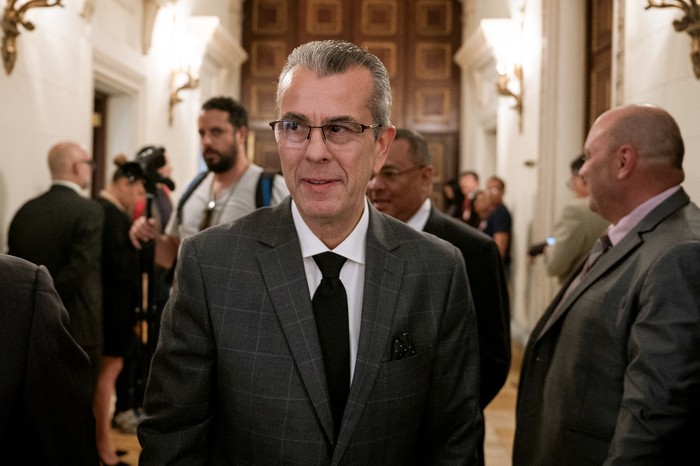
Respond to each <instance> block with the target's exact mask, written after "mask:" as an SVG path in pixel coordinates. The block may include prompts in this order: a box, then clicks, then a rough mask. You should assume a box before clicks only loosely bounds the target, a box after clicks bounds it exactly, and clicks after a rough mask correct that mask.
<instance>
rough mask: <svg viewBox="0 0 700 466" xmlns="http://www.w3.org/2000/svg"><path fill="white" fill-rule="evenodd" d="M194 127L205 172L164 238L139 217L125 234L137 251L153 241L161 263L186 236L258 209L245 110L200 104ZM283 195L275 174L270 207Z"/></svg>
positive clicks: (229, 102) (224, 103)
mask: <svg viewBox="0 0 700 466" xmlns="http://www.w3.org/2000/svg"><path fill="white" fill-rule="evenodd" d="M198 125H199V136H200V138H201V147H202V157H203V158H204V162H205V163H206V165H207V169H208V171H207V172H206V173H205V174H203V175H202V176H198V177H197V178H196V179H195V180H193V185H192V186H193V189H191V190H188V193H187V194H186V201H185V202H184V203H181V205H180V206H179V207H178V209H177V212H175V214H174V215H172V216H171V217H170V221H169V222H168V225H167V227H166V229H165V234H159V233H158V230H157V228H156V222H155V221H154V220H153V219H150V220H148V221H147V220H146V219H145V218H143V217H142V218H140V219H138V220H136V221H135V222H134V224H133V225H132V228H131V231H130V236H131V240H132V242H133V243H134V245H135V246H136V247H137V248H140V247H141V246H140V242H141V241H144V240H149V239H153V238H155V239H156V257H157V260H158V261H159V263H161V264H164V263H166V264H167V263H171V264H172V263H174V261H175V257H176V255H177V250H178V247H179V244H180V242H181V241H182V240H184V239H185V238H187V237H189V236H192V235H194V234H195V233H197V232H199V231H201V230H203V229H205V228H208V227H210V226H212V225H218V224H221V223H226V222H230V221H232V220H235V219H237V218H239V217H242V216H244V215H246V214H248V213H250V212H252V211H253V210H255V208H256V207H257V205H256V194H257V187H258V181H259V180H260V177H261V175H262V173H263V169H262V167H260V166H258V165H255V164H253V163H251V162H250V161H249V160H248V158H247V157H246V156H245V154H246V151H245V142H246V139H247V137H248V115H247V112H246V109H245V108H244V107H243V106H242V105H241V104H239V103H238V102H236V101H235V100H233V99H231V98H229V97H214V98H211V99H209V100H208V101H206V102H205V103H204V105H202V111H201V113H200V115H199V120H198ZM195 184H196V186H195ZM288 194H289V191H288V190H287V186H286V185H285V183H284V178H283V177H281V176H275V177H274V179H273V180H272V191H271V202H270V204H271V205H276V204H278V203H279V202H280V201H281V200H282V199H283V198H285V197H286V196H287V195H288ZM183 197H185V194H183Z"/></svg>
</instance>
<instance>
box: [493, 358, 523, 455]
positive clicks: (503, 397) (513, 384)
mask: <svg viewBox="0 0 700 466" xmlns="http://www.w3.org/2000/svg"><path fill="white" fill-rule="evenodd" d="M522 357H523V350H522V348H521V347H520V345H513V358H512V364H511V367H510V374H509V375H508V379H507V380H506V383H505V385H504V386H503V388H502V389H501V391H500V392H499V393H498V396H496V398H494V400H493V401H492V402H491V403H489V405H488V406H487V407H486V410H485V411H484V419H485V421H486V439H485V441H484V455H485V457H486V458H485V459H486V466H511V453H512V451H513V435H514V433H515V399H516V397H517V394H518V380H519V377H520V363H521V361H522Z"/></svg>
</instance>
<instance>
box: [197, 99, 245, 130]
mask: <svg viewBox="0 0 700 466" xmlns="http://www.w3.org/2000/svg"><path fill="white" fill-rule="evenodd" d="M202 110H203V111H205V112H206V111H207V110H221V111H223V112H226V113H228V121H229V123H231V124H232V125H233V127H234V128H247V127H248V111H247V110H246V109H245V107H244V106H243V105H241V104H240V103H238V102H236V101H235V100H233V99H232V98H230V97H224V96H220V97H212V98H211V99H209V100H207V101H206V102H204V104H202Z"/></svg>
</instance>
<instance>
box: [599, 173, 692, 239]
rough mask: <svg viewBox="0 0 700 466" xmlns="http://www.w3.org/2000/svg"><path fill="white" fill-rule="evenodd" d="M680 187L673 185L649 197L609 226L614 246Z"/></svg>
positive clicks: (609, 234) (609, 233)
mask: <svg viewBox="0 0 700 466" xmlns="http://www.w3.org/2000/svg"><path fill="white" fill-rule="evenodd" d="M679 189H681V187H680V185H676V186H672V187H670V188H668V189H667V190H666V191H663V192H661V193H659V194H657V195H656V196H654V197H652V198H649V199H647V200H646V201H644V202H643V203H641V204H639V205H638V206H637V207H636V208H635V209H634V210H633V211H632V212H630V213H629V214H627V215H625V216H624V217H622V218H621V219H620V221H619V222H617V224H615V225H611V226H610V227H608V236H609V237H610V242H611V243H612V244H613V246H614V245H616V244H617V243H619V242H620V240H622V238H624V237H625V236H627V233H629V232H630V231H632V229H633V228H634V227H636V226H637V225H638V224H639V222H641V221H642V220H643V219H644V217H646V216H647V215H648V214H649V212H651V211H652V210H654V209H655V208H656V207H657V206H658V205H659V204H661V203H662V202H663V201H665V200H666V199H668V198H669V197H671V196H672V195H673V194H674V193H675V192H676V191H678V190H679Z"/></svg>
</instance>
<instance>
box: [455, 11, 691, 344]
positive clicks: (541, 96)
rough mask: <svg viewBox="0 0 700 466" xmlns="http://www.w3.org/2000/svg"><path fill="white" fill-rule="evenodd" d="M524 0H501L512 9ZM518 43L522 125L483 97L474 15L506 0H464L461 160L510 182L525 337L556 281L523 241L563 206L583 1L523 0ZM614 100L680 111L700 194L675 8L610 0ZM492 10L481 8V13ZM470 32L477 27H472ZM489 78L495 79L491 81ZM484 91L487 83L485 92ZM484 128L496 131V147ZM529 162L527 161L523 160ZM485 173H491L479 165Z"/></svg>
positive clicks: (518, 312) (514, 297) (516, 293)
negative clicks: (533, 259)
mask: <svg viewBox="0 0 700 466" xmlns="http://www.w3.org/2000/svg"><path fill="white" fill-rule="evenodd" d="M521 4H522V2H519V1H517V0H512V1H509V2H508V12H509V14H510V15H511V17H517V15H518V14H519V11H520V5H521ZM524 4H525V22H524V32H523V44H524V46H525V53H524V56H523V61H524V63H523V68H524V73H525V79H524V81H525V84H524V89H525V90H524V97H523V99H524V111H523V130H522V132H520V131H519V130H518V124H517V115H516V114H515V113H514V112H513V110H512V109H511V108H510V105H511V103H512V100H511V99H509V98H505V97H500V98H498V99H497V100H496V102H495V103H494V102H493V101H491V100H490V99H489V97H488V93H489V92H492V89H493V88H492V87H491V86H493V85H494V80H495V75H489V73H490V72H489V67H492V66H494V64H495V62H494V61H493V59H492V58H491V59H490V58H488V57H486V58H485V57H484V56H483V55H484V51H483V44H482V43H481V42H480V39H479V36H478V30H476V29H475V28H477V27H478V25H479V21H480V20H481V19H483V18H488V17H503V6H504V2H502V1H501V2H495V3H493V2H491V1H489V0H475V1H473V2H467V3H465V9H466V11H467V13H468V15H469V17H466V18H465V19H464V34H463V35H464V38H465V39H464V41H465V42H464V44H463V48H462V49H461V50H460V51H459V52H458V53H457V55H456V56H455V60H456V61H457V63H459V64H460V66H461V67H462V83H463V89H462V92H463V96H462V97H463V99H462V100H463V108H462V125H463V127H462V135H463V137H462V141H461V159H460V167H461V168H462V169H464V168H476V169H477V170H480V169H488V168H489V167H495V173H496V174H497V175H499V176H500V177H502V178H504V179H505V181H506V184H507V189H506V197H505V202H506V204H507V205H508V207H509V208H510V210H511V213H512V215H513V221H514V231H513V245H512V248H513V249H512V254H513V270H512V276H511V293H512V294H511V311H512V312H511V314H512V328H513V335H514V337H515V338H517V339H520V340H524V339H526V338H527V336H528V334H529V331H530V330H531V329H532V327H533V326H534V325H535V323H536V322H537V320H538V318H539V316H540V315H541V314H542V312H543V311H544V309H545V307H546V305H547V304H548V303H549V302H550V301H551V299H552V297H553V295H554V293H555V292H556V291H557V289H558V285H557V283H556V281H555V280H554V279H552V278H550V277H547V276H546V274H545V272H544V267H543V266H542V264H541V261H540V262H536V263H535V264H534V265H532V264H530V263H529V261H528V259H527V255H526V251H527V246H528V245H529V244H530V243H531V242H533V241H536V240H539V239H541V238H544V237H545V236H546V235H547V233H548V232H549V231H550V229H551V228H552V225H553V223H554V219H555V218H556V216H557V214H558V213H559V211H560V210H561V208H562V206H563V204H564V203H565V202H566V201H567V200H568V199H569V198H570V197H571V194H570V193H569V192H568V191H567V190H566V188H565V187H564V182H565V181H566V179H567V177H568V165H569V163H570V161H571V160H572V159H573V157H574V156H575V155H576V154H577V153H578V152H579V151H580V150H581V147H582V145H583V141H584V139H585V133H584V125H585V123H584V118H583V116H584V111H585V106H586V105H587V104H586V102H585V100H584V97H585V89H584V86H585V63H584V52H585V11H586V10H585V7H586V1H585V0H572V1H567V2H561V1H558V0H526V1H525V2H524ZM615 9H616V15H615V18H614V24H613V28H614V33H613V35H614V38H613V40H614V48H613V60H614V63H613V73H614V75H613V102H614V105H620V104H626V103H632V102H652V103H655V104H657V105H660V106H662V107H664V108H666V109H667V110H669V111H670V112H671V114H672V115H673V116H674V117H675V118H676V119H677V121H678V123H679V125H680V127H681V131H682V133H683V136H684V139H685V143H686V159H685V163H684V167H685V172H686V181H685V183H684V187H685V189H686V190H687V191H688V192H689V194H690V195H691V198H694V199H695V200H696V201H697V200H700V158H699V157H698V155H697V154H698V152H699V151H700V126H699V125H697V109H698V108H700V80H698V79H697V78H696V77H695V76H694V74H693V71H692V66H691V62H690V58H689V54H690V37H689V35H688V34H687V33H685V32H682V33H679V32H676V31H675V30H674V29H673V27H672V21H673V20H674V19H678V18H680V16H682V14H681V11H680V10H678V9H672V8H666V9H650V10H645V9H644V4H643V2H639V1H636V0H618V1H617V2H615ZM484 14H486V15H492V16H479V15H484ZM475 30H476V31H477V32H475ZM489 80H492V81H491V82H489ZM485 89H486V91H484V90H485ZM488 134H495V141H496V143H495V147H494V146H492V145H489V144H488V143H487V141H488ZM526 162H527V163H526ZM481 173H482V176H483V177H484V178H485V177H487V176H488V175H490V174H491V173H484V172H481Z"/></svg>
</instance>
